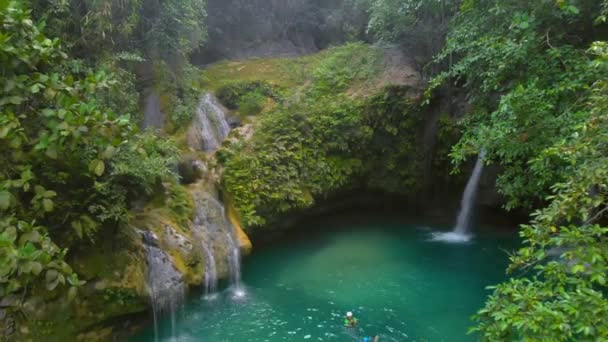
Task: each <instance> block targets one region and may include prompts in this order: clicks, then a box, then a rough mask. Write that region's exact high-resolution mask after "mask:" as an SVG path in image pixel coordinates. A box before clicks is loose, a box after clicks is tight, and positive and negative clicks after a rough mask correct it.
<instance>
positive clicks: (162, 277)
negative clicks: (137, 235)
mask: <svg viewBox="0 0 608 342" xmlns="http://www.w3.org/2000/svg"><path fill="white" fill-rule="evenodd" d="M141 234H142V236H143V240H144V248H145V250H146V261H147V265H148V275H147V281H148V284H147V285H148V292H149V294H150V302H151V304H152V315H153V319H154V331H155V340H157V339H158V326H157V324H158V318H159V316H160V315H164V314H169V315H171V323H172V328H173V330H174V327H175V314H176V312H177V311H178V309H179V307H180V306H181V304H182V303H183V302H184V299H185V296H186V286H185V285H184V282H183V279H182V274H181V273H179V272H178V271H177V270H176V269H175V266H173V263H172V262H171V258H170V257H169V256H168V255H167V253H165V252H164V251H163V250H162V249H160V248H159V247H158V239H157V238H156V236H155V235H154V234H153V233H151V232H147V231H142V232H141ZM173 335H175V334H173Z"/></svg>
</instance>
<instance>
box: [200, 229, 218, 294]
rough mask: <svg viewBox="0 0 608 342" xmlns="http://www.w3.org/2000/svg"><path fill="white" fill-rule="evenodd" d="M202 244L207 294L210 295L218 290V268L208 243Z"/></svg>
mask: <svg viewBox="0 0 608 342" xmlns="http://www.w3.org/2000/svg"><path fill="white" fill-rule="evenodd" d="M202 244H203V250H204V251H205V294H206V295H210V294H212V293H214V292H215V291H216V290H217V267H216V265H215V255H214V254H213V252H212V251H211V248H210V246H209V244H208V243H207V242H206V241H203V242H202Z"/></svg>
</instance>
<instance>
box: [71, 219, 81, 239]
mask: <svg viewBox="0 0 608 342" xmlns="http://www.w3.org/2000/svg"><path fill="white" fill-rule="evenodd" d="M72 229H74V231H75V232H76V235H78V237H79V238H81V239H82V223H81V222H80V221H72Z"/></svg>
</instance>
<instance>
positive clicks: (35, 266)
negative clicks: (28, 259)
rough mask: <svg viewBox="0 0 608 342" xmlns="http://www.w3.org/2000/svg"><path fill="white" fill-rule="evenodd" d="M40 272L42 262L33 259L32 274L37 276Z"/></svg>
mask: <svg viewBox="0 0 608 342" xmlns="http://www.w3.org/2000/svg"><path fill="white" fill-rule="evenodd" d="M40 272H42V264H41V263H39V262H37V261H33V262H32V274H34V275H35V276H38V275H40Z"/></svg>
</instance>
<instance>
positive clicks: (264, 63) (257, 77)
mask: <svg viewBox="0 0 608 342" xmlns="http://www.w3.org/2000/svg"><path fill="white" fill-rule="evenodd" d="M327 54H328V52H327V51H323V52H320V53H317V54H313V55H307V56H301V57H289V58H252V59H247V60H241V61H222V62H218V63H215V64H213V65H211V66H209V67H208V68H207V69H205V70H204V71H203V78H204V80H205V81H204V87H205V88H207V89H209V90H211V91H214V92H215V91H217V90H218V89H220V88H221V87H222V86H224V85H226V84H229V83H233V82H242V81H266V82H269V83H270V84H272V85H275V86H279V87H281V88H285V89H292V88H297V87H299V86H301V85H303V84H305V83H306V81H308V80H309V79H310V77H311V72H312V70H314V68H315V67H316V66H317V65H318V64H319V63H320V62H321V61H322V60H323V58H324V56H326V55H327Z"/></svg>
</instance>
